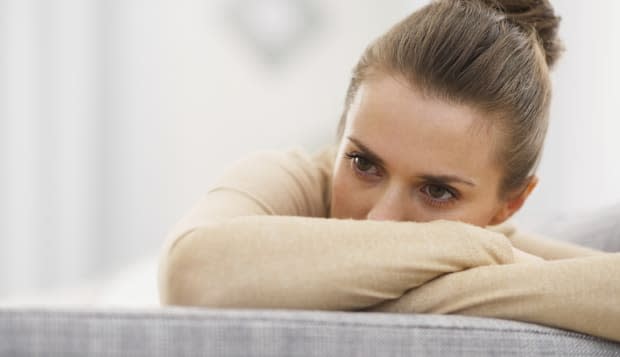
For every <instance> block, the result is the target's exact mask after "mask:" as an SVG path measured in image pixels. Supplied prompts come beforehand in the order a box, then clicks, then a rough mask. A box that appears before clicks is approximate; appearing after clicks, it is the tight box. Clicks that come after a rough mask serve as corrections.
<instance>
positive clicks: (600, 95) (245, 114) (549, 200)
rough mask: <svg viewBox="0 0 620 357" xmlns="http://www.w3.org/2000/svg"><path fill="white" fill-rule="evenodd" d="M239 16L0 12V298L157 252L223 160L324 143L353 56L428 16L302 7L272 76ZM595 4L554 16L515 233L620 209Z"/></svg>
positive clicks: (82, 6) (38, 0) (148, 0)
mask: <svg viewBox="0 0 620 357" xmlns="http://www.w3.org/2000/svg"><path fill="white" fill-rule="evenodd" d="M238 1H241V0H210V1H209V0H202V1H200V0H175V1H172V0H58V1H55V2H54V4H53V6H52V4H51V3H50V2H47V1H44V0H4V1H0V14H1V15H0V16H1V17H0V28H1V29H2V31H1V32H0V48H1V51H2V54H3V55H2V56H1V57H0V73H2V78H3V80H2V81H0V82H2V83H1V84H0V130H1V131H0V142H2V146H1V147H2V149H1V150H2V155H1V156H0V170H1V171H0V173H1V174H0V197H2V198H3V200H2V203H1V204H0V216H1V217H2V219H1V220H0V234H1V236H0V240H1V241H0V243H1V244H2V246H3V247H4V249H2V250H1V251H0V269H1V271H0V278H1V279H2V280H0V295H2V294H14V293H18V292H22V291H28V290H37V289H41V288H49V287H58V286H61V285H72V284H76V283H78V282H79V281H82V280H84V279H89V278H91V277H92V276H95V275H97V274H100V273H102V272H105V271H111V270H114V269H117V268H120V267H122V266H124V265H125V264H126V263H128V262H129V261H131V260H133V259H135V258H136V257H139V256H141V255H149V254H155V253H156V252H157V249H158V248H159V246H160V245H161V244H162V240H163V238H164V236H165V234H166V231H167V230H168V229H169V228H170V227H171V226H172V224H173V223H174V222H175V221H176V220H177V219H178V218H179V217H180V216H181V215H182V214H183V213H184V211H186V210H187V209H188V208H189V206H190V205H191V204H192V203H193V202H194V201H196V200H197V199H198V198H199V197H200V195H201V194H202V193H203V192H204V191H205V190H206V189H207V187H208V186H209V184H210V183H211V182H212V181H213V180H214V178H215V177H216V175H217V174H218V173H219V172H221V171H222V170H223V168H224V167H225V166H226V165H228V164H230V163H231V161H233V160H235V159H237V158H240V157H241V156H243V155H245V154H247V153H248V152H251V151H253V150H256V149H260V148H285V147H289V146H293V145H299V146H303V147H306V148H308V149H310V150H312V149H316V148H318V147H319V146H321V145H322V144H324V143H326V142H328V141H329V140H332V138H333V136H334V131H335V126H336V123H337V121H338V117H339V115H340V111H341V105H342V101H343V98H344V91H345V89H346V85H347V82H348V79H349V78H348V75H349V71H350V69H351V67H352V66H353V64H354V63H355V61H356V59H357V56H358V55H359V53H360V52H361V51H362V49H363V48H364V46H365V45H366V44H367V42H368V41H369V40H370V39H371V38H373V37H375V36H377V35H378V34H380V33H381V32H382V31H384V30H385V29H386V28H387V27H388V26H389V25H390V24H392V23H393V22H395V21H396V20H398V19H400V18H401V17H402V16H404V14H405V13H406V12H407V11H410V10H412V9H413V8H415V7H417V6H418V5H419V4H422V3H425V2H424V1H413V2H412V1H404V0H402V1H392V2H378V1H374V0H372V1H371V0H358V1H353V0H341V1H329V0H308V1H307V2H308V3H310V4H313V6H315V10H316V14H317V18H316V21H317V23H316V24H317V25H316V27H315V28H313V29H312V30H310V31H309V33H307V36H306V37H304V39H303V40H302V41H300V43H298V44H297V45H296V46H295V47H293V48H291V50H290V52H288V55H287V56H285V57H284V58H283V59H282V60H281V61H280V62H279V64H276V65H274V64H273V63H271V64H270V62H269V61H265V58H264V57H262V56H261V55H260V54H258V53H257V52H256V50H255V48H254V47H252V46H251V45H250V43H249V42H247V41H246V39H245V38H244V37H243V35H242V34H241V33H240V32H239V30H238V29H237V28H236V27H235V24H234V19H235V18H234V16H232V15H230V14H231V11H232V12H234V8H235V6H237V5H236V4H237V3H238ZM272 2H275V3H277V2H278V1H277V0H272ZM289 3H292V2H289ZM599 3H600V5H599V6H596V7H593V6H588V5H587V4H582V3H580V2H568V1H564V2H560V1H556V6H557V9H558V12H559V13H560V14H561V15H562V16H563V17H564V20H563V24H562V28H561V34H562V37H563V38H564V40H565V42H566V45H567V48H568V51H567V52H566V54H565V56H564V58H563V59H562V61H561V62H560V64H559V65H558V67H557V70H556V71H555V72H554V74H553V75H554V81H555V84H556V87H555V98H554V105H553V110H552V125H551V130H550V133H549V139H548V147H547V150H546V153H545V157H544V159H543V162H542V166H541V169H540V176H541V185H540V187H539V189H538V190H537V191H536V192H535V194H534V196H533V198H532V201H531V202H530V203H529V204H528V205H527V207H526V208H525V209H524V211H523V212H522V214H521V215H520V216H521V217H522V218H524V219H527V218H528V217H536V216H539V215H540V214H544V213H549V212H562V211H575V210H582V209H587V208H592V207H597V206H600V205H604V204H608V203H612V202H617V201H618V200H620V186H619V185H617V184H616V182H620V165H618V164H617V162H618V156H619V155H620V141H618V140H615V136H616V135H617V133H619V132H620V123H619V122H618V121H617V119H616V118H619V117H620V115H619V114H620V109H618V106H617V105H615V104H616V103H615V101H614V99H615V98H617V97H618V95H619V94H620V89H619V88H618V85H619V84H618V83H620V73H619V72H618V68H617V67H616V66H614V64H615V63H620V44H619V43H618V41H617V40H616V39H617V38H618V35H620V33H619V29H618V26H619V25H618V24H616V23H615V21H614V18H613V16H614V14H617V13H618V11H617V10H618V7H619V5H617V3H616V2H614V1H612V0H609V1H604V2H603V1H600V2H599ZM603 4H605V6H603ZM276 5H277V4H276ZM276 25H277V24H276ZM289 25H290V24H289ZM282 26H284V25H282ZM276 28H277V26H276Z"/></svg>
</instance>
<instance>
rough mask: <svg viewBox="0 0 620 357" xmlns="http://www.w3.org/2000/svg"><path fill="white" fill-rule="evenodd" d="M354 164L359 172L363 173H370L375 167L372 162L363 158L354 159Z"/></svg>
mask: <svg viewBox="0 0 620 357" xmlns="http://www.w3.org/2000/svg"><path fill="white" fill-rule="evenodd" d="M353 163H354V164H355V167H357V169H358V170H360V171H363V172H367V171H370V170H371V169H372V168H373V167H374V165H373V164H372V162H370V161H368V160H366V159H365V158H363V157H361V156H356V157H355V158H353Z"/></svg>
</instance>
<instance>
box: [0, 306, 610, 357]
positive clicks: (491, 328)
mask: <svg viewBox="0 0 620 357" xmlns="http://www.w3.org/2000/svg"><path fill="white" fill-rule="evenodd" d="M0 355H2V356H15V357H19V356H59V357H60V356H62V357H70V356H145V357H146V356H149V357H157V356H449V355H459V356H517V355H519V356H568V355H571V356H620V344H616V343H613V342H609V341H603V340H600V339H597V338H594V337H590V336H587V335H582V334H578V333H573V332H568V331H564V330H557V329H552V328H546V327H541V326H537V325H531V324H526V323H519V322H513V321H505V320H495V319H483V318H474V317H464V316H450V315H407V314H379V313H351V312H348V313H347V312H317V311H287V310H211V309H180V308H166V309H162V310H145V311H103V310H90V311H76V310H73V311H70V310H55V311H54V310H7V309H5V310H2V311H0Z"/></svg>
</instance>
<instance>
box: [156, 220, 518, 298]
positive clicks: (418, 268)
mask: <svg viewBox="0 0 620 357" xmlns="http://www.w3.org/2000/svg"><path fill="white" fill-rule="evenodd" d="M513 259H514V258H513V254H512V247H511V245H510V243H509V241H508V240H507V239H506V238H505V237H504V236H503V235H501V234H498V233H494V232H490V231H487V230H484V229H480V228H477V227H473V226H470V225H466V224H463V223H458V222H449V221H436V222H431V223H412V222H376V221H353V220H335V219H321V218H304V217H285V216H247V217H237V218H234V219H226V220H222V221H219V222H214V223H212V224H207V225H203V226H199V227H196V228H194V229H192V230H190V231H188V232H187V233H185V234H182V235H180V236H179V237H178V238H177V239H176V240H174V242H173V244H172V245H171V246H170V248H169V249H168V250H167V251H166V252H165V254H164V256H163V259H162V264H161V267H160V290H161V291H160V293H161V298H162V302H163V303H165V304H180V305H200V306H212V307H246V308H250V307H254V308H300V309H327V310H336V309H338V310H342V309H345V310H346V309H359V308H364V307H367V306H371V305H374V304H377V303H379V302H381V301H385V300H388V299H394V298H397V297H399V296H401V295H402V294H403V293H405V292H406V291H407V290H409V289H411V288H414V287H417V286H420V285H422V284H424V283H426V282H428V281H430V280H432V279H434V278H436V277H438V276H440V275H442V274H446V273H452V272H458V271H462V270H465V269H469V268H471V267H477V266H484V265H493V264H508V263H512V262H513Z"/></svg>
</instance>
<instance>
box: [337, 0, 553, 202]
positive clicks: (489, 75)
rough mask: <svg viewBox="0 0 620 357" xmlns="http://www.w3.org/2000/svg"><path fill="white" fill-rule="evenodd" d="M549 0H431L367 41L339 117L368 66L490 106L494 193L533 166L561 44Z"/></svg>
mask: <svg viewBox="0 0 620 357" xmlns="http://www.w3.org/2000/svg"><path fill="white" fill-rule="evenodd" d="M559 22H560V18H559V17H557V16H555V14H554V11H553V8H552V6H551V4H550V3H549V1H548V0H501V1H500V0H435V1H433V2H431V3H430V4H428V5H427V6H425V7H423V8H421V9H420V10H418V11H416V12H414V13H413V14H411V15H410V16H409V17H407V18H405V19H404V20H402V21H401V22H399V23H398V24H396V25H395V26H394V27H393V28H392V29H390V30H389V31H388V32H387V33H385V34H384V35H382V36H381V37H379V38H378V39H376V40H375V41H374V42H372V43H371V44H370V45H369V46H368V47H367V48H366V50H365V51H364V53H363V54H362V56H361V58H360V60H359V62H358V63H357V65H356V66H355V68H354V69H353V75H352V78H351V82H350V84H349V88H348V91H347V96H346V100H345V107H344V112H343V114H342V117H341V119H340V124H339V126H338V136H339V138H341V137H342V135H343V132H344V127H345V122H346V117H347V113H348V111H349V107H350V106H351V103H352V101H353V100H354V97H355V95H356V93H357V90H358V89H359V87H360V85H361V83H362V82H363V81H364V80H365V79H366V78H368V77H369V76H370V75H372V74H373V73H378V74H389V75H396V76H402V77H403V78H405V79H407V80H408V82H409V83H410V85H412V86H413V87H415V88H417V89H419V90H420V91H421V92H422V93H423V94H424V95H427V96H431V97H434V98H438V99H442V100H446V101H448V102H451V103H457V104H466V105H469V106H472V107H473V108H475V109H477V110H480V111H481V112H483V113H487V114H490V117H491V118H493V123H492V125H493V126H494V128H498V129H499V130H498V132H500V133H501V135H502V140H499V141H498V142H499V145H498V147H497V148H496V150H497V152H496V158H495V159H496V160H497V162H498V163H500V164H501V165H502V166H503V169H504V171H503V172H504V177H503V180H502V183H501V186H500V192H499V194H500V195H504V194H506V193H508V192H511V191H512V190H514V189H518V188H521V187H523V185H524V184H525V183H526V182H527V180H528V178H529V177H530V175H532V174H533V173H534V171H535V170H536V166H537V165H538V162H539V160H540V156H541V153H542V147H543V143H544V138H545V134H546V131H547V126H548V116H549V105H550V98H551V80H550V77H549V69H550V68H551V67H552V66H553V64H554V63H555V62H556V60H557V59H558V57H559V56H560V54H561V52H562V50H563V48H562V45H561V42H560V41H559V39H558V38H557V28H558V25H559Z"/></svg>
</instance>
